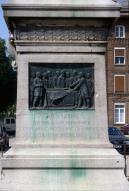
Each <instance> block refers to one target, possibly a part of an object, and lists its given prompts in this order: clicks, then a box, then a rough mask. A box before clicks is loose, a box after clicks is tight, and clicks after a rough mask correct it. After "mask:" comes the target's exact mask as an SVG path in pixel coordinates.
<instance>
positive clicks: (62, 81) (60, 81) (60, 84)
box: [57, 70, 65, 88]
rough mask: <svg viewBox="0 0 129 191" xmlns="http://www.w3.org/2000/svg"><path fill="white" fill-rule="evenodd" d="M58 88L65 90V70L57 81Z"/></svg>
mask: <svg viewBox="0 0 129 191" xmlns="http://www.w3.org/2000/svg"><path fill="white" fill-rule="evenodd" d="M57 86H58V87H59V88H65V71H64V70H62V71H61V74H60V76H59V78H58V81H57Z"/></svg>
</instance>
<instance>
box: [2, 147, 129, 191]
mask: <svg viewBox="0 0 129 191" xmlns="http://www.w3.org/2000/svg"><path fill="white" fill-rule="evenodd" d="M1 161H2V172H1V183H0V191H128V189H129V183H128V181H127V180H126V177H125V175H124V160H123V157H122V156H121V155H119V154H118V153H117V152H116V150H114V149H112V148H106V149H105V148H103V149H102V148H76V149H75V148H74V149H73V148H63V149H62V148H55V149H53V148H38V149H37V148H13V149H10V150H9V151H8V152H7V153H5V154H4V157H3V158H2V160H1Z"/></svg>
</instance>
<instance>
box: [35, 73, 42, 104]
mask: <svg viewBox="0 0 129 191" xmlns="http://www.w3.org/2000/svg"><path fill="white" fill-rule="evenodd" d="M42 97H43V81H42V79H41V74H40V72H36V77H35V79H34V100H33V107H42V104H43V100H42Z"/></svg>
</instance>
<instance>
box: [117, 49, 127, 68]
mask: <svg viewBox="0 0 129 191" xmlns="http://www.w3.org/2000/svg"><path fill="white" fill-rule="evenodd" d="M119 49H122V50H124V56H123V57H124V63H116V62H115V61H116V57H120V56H116V50H119ZM121 57H122V56H121ZM125 63H126V48H125V47H114V65H115V66H123V65H125Z"/></svg>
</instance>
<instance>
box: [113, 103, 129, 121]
mask: <svg viewBox="0 0 129 191" xmlns="http://www.w3.org/2000/svg"><path fill="white" fill-rule="evenodd" d="M118 105H119V106H121V105H122V106H124V108H123V109H124V118H123V121H120V120H119V121H116V106H118ZM125 109H126V108H125V103H114V124H125ZM119 115H120V108H119Z"/></svg>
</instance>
